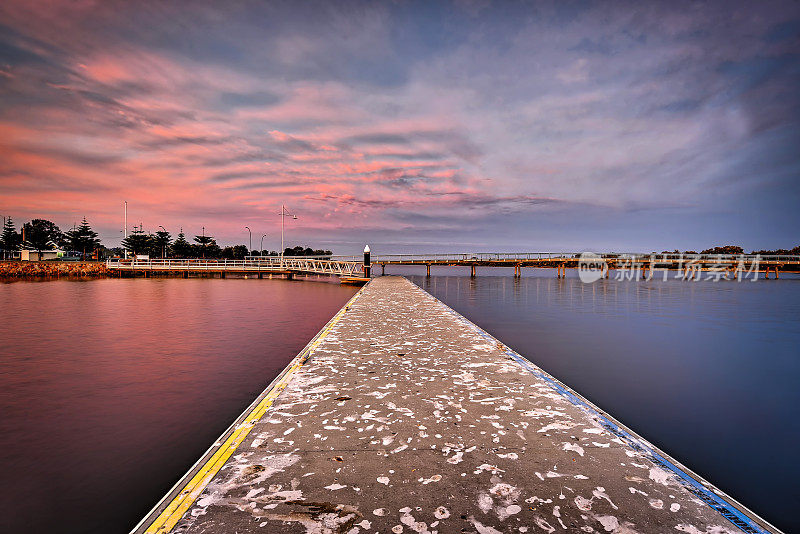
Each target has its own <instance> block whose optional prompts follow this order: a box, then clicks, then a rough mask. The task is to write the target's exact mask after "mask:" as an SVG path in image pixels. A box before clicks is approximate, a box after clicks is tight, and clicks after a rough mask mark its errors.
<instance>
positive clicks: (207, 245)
mask: <svg viewBox="0 0 800 534" xmlns="http://www.w3.org/2000/svg"><path fill="white" fill-rule="evenodd" d="M194 242H195V243H197V244H198V245H199V246H200V254H201V255H202V256H203V257H204V258H205V257H206V252H208V251H212V250H216V249H219V247H218V246H217V242H216V241H214V238H213V237H211V236H210V235H196V236H194Z"/></svg>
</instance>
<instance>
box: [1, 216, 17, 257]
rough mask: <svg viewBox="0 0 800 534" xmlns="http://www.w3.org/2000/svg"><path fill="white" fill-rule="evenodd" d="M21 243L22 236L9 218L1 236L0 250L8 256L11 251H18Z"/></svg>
mask: <svg viewBox="0 0 800 534" xmlns="http://www.w3.org/2000/svg"><path fill="white" fill-rule="evenodd" d="M20 241H21V239H20V235H19V234H18V233H17V231H16V230H15V229H14V221H12V220H11V217H9V218H8V219H6V223H5V224H4V225H3V234H2V235H0V248H2V249H3V251H4V254H6V253H7V252H9V251H12V250H17V249H18V248H19V243H20Z"/></svg>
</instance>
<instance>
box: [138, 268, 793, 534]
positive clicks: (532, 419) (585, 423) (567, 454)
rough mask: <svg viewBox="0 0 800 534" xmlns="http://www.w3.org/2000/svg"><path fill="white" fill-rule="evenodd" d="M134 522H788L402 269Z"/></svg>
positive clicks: (159, 525)
mask: <svg viewBox="0 0 800 534" xmlns="http://www.w3.org/2000/svg"><path fill="white" fill-rule="evenodd" d="M134 532H137V533H138V532H181V533H222V532H237V533H245V532H282V533H283V532H287V533H293V532H298V533H306V532H308V533H333V532H341V533H351V534H356V533H366V532H386V533H389V532H392V533H397V534H399V533H401V532H407V533H425V532H430V533H434V532H439V533H450V532H476V533H479V534H494V533H498V532H503V533H505V532H531V533H533V532H548V533H553V532H598V533H603V532H617V533H634V532H640V533H650V532H687V533H692V534H696V533H712V532H713V533H718V534H723V533H731V532H778V531H777V529H775V528H774V527H771V526H770V525H769V524H767V523H766V522H764V521H763V520H761V519H760V518H758V517H757V516H755V515H754V514H753V513H752V512H750V511H748V510H747V509H746V508H744V507H743V506H741V505H739V504H738V503H736V502H735V501H733V500H732V499H730V498H729V497H727V496H726V495H725V494H724V493H722V492H721V491H719V490H718V489H716V488H714V487H713V486H712V485H711V484H709V483H707V482H705V481H704V480H702V479H701V478H700V477H698V476H697V475H694V474H692V473H691V472H690V471H689V470H688V469H686V468H685V467H683V466H681V465H680V464H678V463H677V462H675V461H674V460H673V459H671V458H669V457H668V456H667V455H666V454H664V453H663V452H661V451H659V450H658V449H656V448H655V447H653V446H652V445H651V444H649V443H647V442H646V441H644V440H643V439H642V438H640V437H638V436H637V435H636V434H634V433H633V432H632V431H631V430H629V429H627V428H626V427H624V426H623V425H621V424H620V423H619V422H617V421H615V420H614V419H613V418H612V417H610V416H609V415H607V414H605V413H604V412H602V411H601V410H599V409H598V408H596V407H595V406H593V405H592V404H591V403H589V402H588V401H586V400H585V399H583V398H582V397H581V396H580V395H578V394H577V393H575V392H574V391H572V390H571V389H569V388H568V387H567V386H565V385H564V384H562V383H560V382H558V381H557V380H555V379H554V378H553V377H551V376H549V375H548V374H546V373H545V372H543V371H542V370H541V369H539V368H538V367H536V366H535V365H533V364H531V363H530V362H528V361H527V360H525V359H524V358H522V357H520V356H519V355H518V354H516V353H515V352H514V351H512V350H511V349H509V348H508V347H506V346H504V345H502V344H501V343H499V342H498V341H497V340H496V339H494V338H492V337H491V336H490V335H489V334H487V333H486V332H484V331H483V330H481V329H480V328H478V327H477V326H475V325H474V324H472V323H471V322H469V321H467V320H466V319H465V318H463V317H461V316H460V315H458V314H457V313H455V312H454V311H453V310H451V309H450V308H449V307H447V306H445V305H444V304H443V303H441V302H440V301H438V300H436V299H435V298H434V297H432V296H431V295H429V294H428V293H426V292H425V291H423V290H422V289H420V288H418V287H417V286H415V285H413V284H412V283H411V282H409V281H407V280H405V279H404V278H401V277H389V276H387V277H381V278H377V279H374V280H372V281H371V282H370V283H369V284H368V285H367V286H365V287H364V288H362V289H361V290H360V291H359V293H357V294H356V295H355V296H354V297H353V299H352V300H351V301H350V302H349V303H348V304H347V305H346V306H345V307H344V308H342V310H340V312H339V313H338V314H337V315H336V316H335V317H334V318H333V319H332V320H331V321H330V322H329V323H328V325H326V327H325V328H324V329H323V330H322V331H321V332H320V333H319V334H318V335H317V337H316V338H315V339H314V340H312V341H311V342H310V343H309V345H308V346H307V347H306V348H305V349H304V350H303V351H302V352H301V353H300V354H299V355H298V356H297V358H295V359H294V360H293V361H292V362H291V364H290V365H289V366H288V367H287V368H286V370H284V372H283V373H282V374H281V375H280V376H279V377H278V378H276V380H275V381H274V382H273V383H272V384H271V385H270V386H269V387H268V388H267V389H266V390H265V391H264V393H262V395H261V396H259V397H258V398H257V399H256V400H255V401H254V402H253V404H252V405H251V406H250V407H249V408H248V409H247V410H246V411H245V412H244V413H243V414H242V416H241V417H240V418H239V419H238V420H237V421H236V422H234V424H233V425H232V426H231V428H230V429H229V430H228V431H227V432H226V433H225V434H224V435H223V436H222V437H220V439H219V440H218V441H217V442H216V443H215V444H214V445H213V446H212V447H211V448H210V449H209V451H208V452H207V453H206V455H205V456H204V457H203V458H201V459H200V461H198V463H197V464H196V465H195V466H194V467H193V468H192V469H191V470H190V472H189V473H187V474H186V476H185V477H184V478H183V479H182V480H181V481H179V482H178V484H176V486H175V488H173V490H172V491H171V492H170V493H169V494H168V495H167V496H165V498H164V499H163V500H162V501H161V502H160V503H159V504H158V505H157V506H156V507H155V508H154V509H153V511H152V512H151V513H150V514H148V516H147V517H145V518H144V519H143V521H142V522H141V523H140V524H139V525H138V526H137V527H136V528H135V529H134Z"/></svg>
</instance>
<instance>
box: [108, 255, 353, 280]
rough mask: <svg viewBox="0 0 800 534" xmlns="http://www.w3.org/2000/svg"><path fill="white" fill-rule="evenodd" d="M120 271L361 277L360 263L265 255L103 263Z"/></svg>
mask: <svg viewBox="0 0 800 534" xmlns="http://www.w3.org/2000/svg"><path fill="white" fill-rule="evenodd" d="M106 267H108V269H110V270H116V271H120V272H145V273H186V274H188V273H209V274H212V273H213V274H216V273H219V274H222V275H223V276H224V274H225V273H236V274H258V275H262V274H286V275H292V274H318V275H329V276H339V277H359V276H362V268H363V263H362V262H359V261H352V260H340V259H330V258H328V257H317V256H285V257H281V256H264V257H261V258H259V257H248V258H247V259H244V260H227V259H174V258H167V259H121V258H114V259H109V260H107V261H106Z"/></svg>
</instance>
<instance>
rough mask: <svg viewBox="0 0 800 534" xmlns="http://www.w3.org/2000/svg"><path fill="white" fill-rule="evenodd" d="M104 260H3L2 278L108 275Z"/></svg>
mask: <svg viewBox="0 0 800 534" xmlns="http://www.w3.org/2000/svg"><path fill="white" fill-rule="evenodd" d="M109 274H110V271H109V270H108V268H107V267H106V264H105V263H104V262H95V261H93V262H65V261H3V262H0V278H61V277H62V276H63V277H78V278H96V277H104V276H108V275H109Z"/></svg>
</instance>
